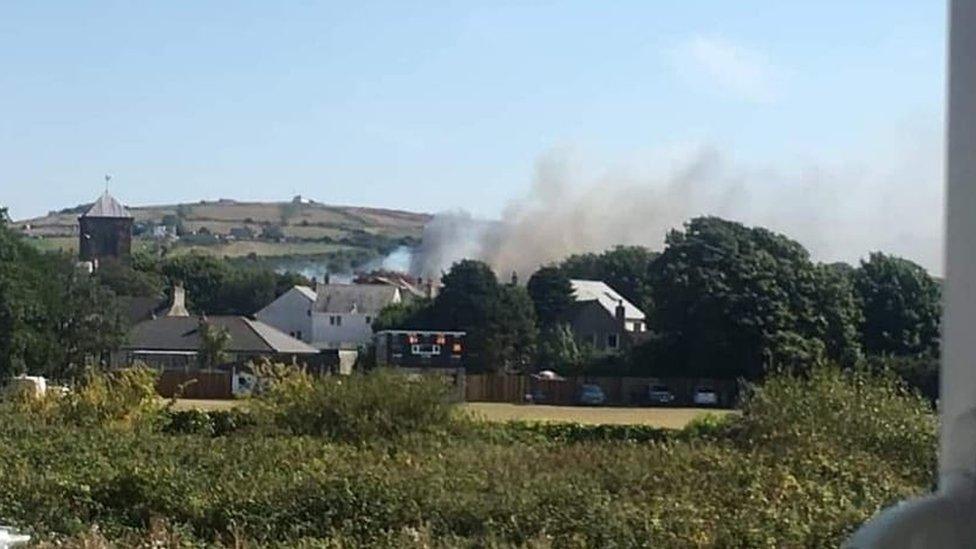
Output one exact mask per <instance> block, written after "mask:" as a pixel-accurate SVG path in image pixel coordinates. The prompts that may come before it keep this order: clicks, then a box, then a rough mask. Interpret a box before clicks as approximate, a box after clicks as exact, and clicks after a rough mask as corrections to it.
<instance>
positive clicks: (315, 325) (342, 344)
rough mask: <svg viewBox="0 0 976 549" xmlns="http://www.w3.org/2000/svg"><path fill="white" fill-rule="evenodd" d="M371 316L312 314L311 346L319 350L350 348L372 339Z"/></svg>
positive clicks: (357, 314) (372, 318)
mask: <svg viewBox="0 0 976 549" xmlns="http://www.w3.org/2000/svg"><path fill="white" fill-rule="evenodd" d="M373 320H375V317H374V316H373V315H363V314H359V313H319V312H313V313H312V345H314V346H316V347H318V348H320V349H339V348H352V347H358V346H359V345H365V344H367V343H369V342H370V341H372V339H373Z"/></svg>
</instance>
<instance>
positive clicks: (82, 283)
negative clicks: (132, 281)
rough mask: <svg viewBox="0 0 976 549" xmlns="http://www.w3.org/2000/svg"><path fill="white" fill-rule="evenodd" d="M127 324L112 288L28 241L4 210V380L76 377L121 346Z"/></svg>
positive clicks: (0, 217)
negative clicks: (18, 376)
mask: <svg viewBox="0 0 976 549" xmlns="http://www.w3.org/2000/svg"><path fill="white" fill-rule="evenodd" d="M124 326H125V325H124V321H123V318H122V315H121V313H120V310H119V307H118V304H117V302H116V299H115V295H114V293H113V292H112V291H111V290H110V289H108V288H106V287H104V286H102V285H100V284H99V283H98V278H97V277H93V276H90V275H88V274H87V273H85V272H84V271H80V270H78V269H77V268H76V267H75V264H74V260H73V258H71V257H69V256H66V255H61V254H54V253H41V252H39V251H37V250H36V249H34V248H33V247H32V246H30V245H29V244H27V243H26V242H24V240H23V238H22V237H21V236H20V235H18V234H16V233H14V232H13V231H12V230H10V229H9V228H8V227H7V225H6V215H5V212H4V211H3V210H2V209H0V376H2V375H9V374H18V373H31V374H41V375H46V376H49V377H53V378H55V379H68V378H73V377H76V376H78V375H79V374H80V373H81V372H82V371H83V370H84V368H85V367H86V366H87V365H95V364H98V363H100V362H101V361H102V360H103V359H104V358H107V353H108V352H109V351H111V350H113V349H115V348H117V346H118V345H119V343H121V341H122V340H123V338H124V333H125V327H124Z"/></svg>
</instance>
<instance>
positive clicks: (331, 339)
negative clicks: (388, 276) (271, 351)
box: [255, 284, 402, 350]
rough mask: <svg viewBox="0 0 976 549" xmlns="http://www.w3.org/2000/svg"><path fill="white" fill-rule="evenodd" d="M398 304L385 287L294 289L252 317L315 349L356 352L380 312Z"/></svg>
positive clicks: (394, 291)
mask: <svg viewBox="0 0 976 549" xmlns="http://www.w3.org/2000/svg"><path fill="white" fill-rule="evenodd" d="M401 301H402V296H401V294H400V289H399V288H397V287H396V286H391V285H388V284H319V285H317V286H316V288H315V289H312V288H309V287H307V286H295V287H294V288H292V289H291V290H289V291H287V292H285V293H284V294H283V295H281V296H280V297H279V298H278V299H276V300H274V301H273V302H272V303H271V304H269V305H268V306H267V307H265V308H263V309H261V310H260V311H258V313H257V314H256V315H255V316H256V317H257V319H258V320H260V321H262V322H264V323H266V324H269V325H271V326H274V327H275V328H277V329H279V330H281V331H282V332H285V333H287V334H289V335H291V336H293V337H295V338H297V339H300V340H302V341H304V342H306V343H308V344H310V345H312V346H314V347H316V348H318V349H347V350H355V349H358V348H359V347H361V346H363V345H367V344H369V343H370V341H371V340H372V338H373V320H374V319H375V318H376V316H377V315H379V313H380V311H382V310H383V308H384V307H386V306H387V305H391V304H394V303H400V302H401Z"/></svg>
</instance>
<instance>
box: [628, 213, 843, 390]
mask: <svg viewBox="0 0 976 549" xmlns="http://www.w3.org/2000/svg"><path fill="white" fill-rule="evenodd" d="M666 245H667V246H666V249H665V251H664V253H663V254H661V256H660V257H658V258H657V259H656V260H655V261H654V262H653V263H652V265H651V268H650V269H649V275H650V279H651V281H652V285H653V286H652V289H653V299H654V303H655V312H654V314H653V315H652V317H651V319H652V326H651V327H652V329H654V330H655V331H656V332H657V337H656V338H655V339H654V340H653V341H652V342H651V343H649V345H650V348H649V349H650V351H653V352H649V353H648V352H647V351H648V349H645V350H644V351H645V352H644V356H645V357H648V356H649V357H652V360H654V361H655V362H656V363H658V364H661V365H662V369H663V370H669V371H671V372H675V371H676V372H680V373H682V374H683V375H688V376H694V375H708V376H716V377H739V376H744V377H747V378H751V379H754V378H758V377H760V376H761V375H762V374H763V373H764V371H765V370H766V369H767V368H769V367H775V366H777V365H799V364H801V363H805V364H808V363H809V361H813V360H817V359H819V358H820V357H821V356H825V357H826V358H830V359H834V360H843V361H850V360H853V359H854V358H855V357H857V356H859V348H858V345H857V341H856V338H855V337H853V334H854V333H856V332H855V330H856V324H855V321H856V319H857V315H858V313H857V308H856V306H855V305H854V302H853V299H852V298H851V296H850V291H849V287H848V286H846V285H845V284H844V283H843V282H842V279H841V278H839V277H838V276H837V275H836V272H835V271H832V270H830V269H829V268H826V267H821V266H817V265H815V264H814V263H813V262H812V261H810V258H809V254H808V253H807V251H806V250H805V249H804V248H803V247H802V246H801V245H800V244H799V243H797V242H795V241H793V240H790V239H788V238H786V237H785V236H783V235H780V234H777V233H774V232H772V231H769V230H766V229H763V228H750V227H746V226H744V225H741V224H739V223H734V222H731V221H725V220H723V219H719V218H716V217H699V218H695V219H692V220H691V221H690V222H688V223H687V224H686V225H685V230H684V231H680V230H674V231H671V232H670V233H669V234H668V236H667V238H666Z"/></svg>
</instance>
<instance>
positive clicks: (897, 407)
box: [736, 367, 936, 484]
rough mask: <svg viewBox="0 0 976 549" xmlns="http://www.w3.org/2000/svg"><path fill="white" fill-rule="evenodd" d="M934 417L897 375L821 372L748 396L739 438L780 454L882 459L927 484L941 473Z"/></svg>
mask: <svg viewBox="0 0 976 549" xmlns="http://www.w3.org/2000/svg"><path fill="white" fill-rule="evenodd" d="M932 412H933V411H932V407H931V405H930V404H929V403H928V402H927V401H926V400H925V399H924V398H922V397H921V396H920V395H919V394H918V393H917V392H914V391H911V390H909V389H908V388H906V386H905V385H904V383H903V382H902V381H901V380H900V379H898V377H897V376H896V375H894V374H893V373H890V372H887V373H869V372H866V371H862V370H855V371H841V370H840V369H838V368H833V367H817V368H814V369H813V370H812V371H811V372H810V373H809V374H807V375H797V374H785V373H784V374H779V375H776V376H772V377H771V378H770V379H768V380H767V381H766V382H765V383H764V384H763V385H762V386H759V387H753V388H752V389H750V390H749V391H747V394H746V397H745V399H744V401H743V403H742V416H741V418H740V419H739V420H738V422H737V423H736V431H737V438H738V441H739V442H740V443H742V444H745V445H747V446H749V447H754V446H761V447H763V448H767V449H769V450H770V451H774V452H785V451H789V450H790V449H795V448H809V447H811V446H821V447H825V448H831V449H833V450H834V451H835V452H838V453H844V454H847V455H855V454H857V453H871V454H875V455H877V456H878V457H880V458H882V459H884V460H885V461H886V462H888V463H890V464H891V465H892V466H894V467H897V469H898V470H899V471H900V472H901V474H903V475H905V476H907V477H910V478H912V479H914V480H915V481H917V482H920V483H923V484H925V483H928V482H930V481H931V480H932V475H933V472H934V468H935V454H934V452H933V448H935V445H936V418H935V415H934V414H933V413H932Z"/></svg>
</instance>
